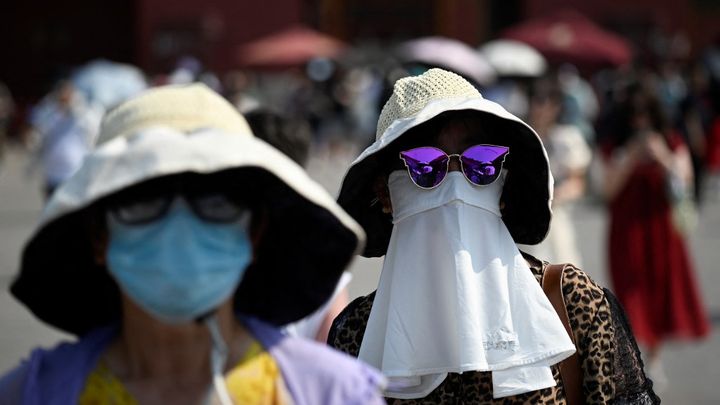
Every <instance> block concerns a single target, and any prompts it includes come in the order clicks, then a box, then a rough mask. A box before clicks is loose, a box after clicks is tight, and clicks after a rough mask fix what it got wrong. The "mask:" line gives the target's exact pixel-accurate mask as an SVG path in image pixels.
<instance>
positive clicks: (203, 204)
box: [190, 193, 244, 223]
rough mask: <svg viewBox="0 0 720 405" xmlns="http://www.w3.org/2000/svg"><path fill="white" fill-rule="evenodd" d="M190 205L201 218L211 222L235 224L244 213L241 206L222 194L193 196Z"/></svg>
mask: <svg viewBox="0 0 720 405" xmlns="http://www.w3.org/2000/svg"><path fill="white" fill-rule="evenodd" d="M190 204H191V205H192V207H193V210H194V211H195V213H196V214H197V215H198V216H199V217H200V218H202V219H204V220H206V221H210V222H221V223H223V222H233V221H235V220H237V219H239V218H240V216H241V215H242V213H243V212H244V209H243V208H242V207H241V206H240V205H238V204H237V203H236V202H234V201H232V200H231V199H230V198H228V197H227V196H226V195H224V194H221V193H209V194H201V195H196V196H193V197H192V198H190Z"/></svg>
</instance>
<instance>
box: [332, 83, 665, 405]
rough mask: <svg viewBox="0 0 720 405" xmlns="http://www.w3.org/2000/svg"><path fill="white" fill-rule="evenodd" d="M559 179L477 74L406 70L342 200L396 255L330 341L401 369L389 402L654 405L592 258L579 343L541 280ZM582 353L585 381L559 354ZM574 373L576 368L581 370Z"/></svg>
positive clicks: (580, 302) (576, 329) (583, 283)
mask: <svg viewBox="0 0 720 405" xmlns="http://www.w3.org/2000/svg"><path fill="white" fill-rule="evenodd" d="M552 184H553V182H552V177H551V175H550V171H549V167H548V159H547V154H546V153H545V150H544V148H543V145H542V143H541V142H540V139H539V138H538V136H537V134H535V132H534V131H533V130H532V129H531V128H530V127H529V126H527V125H526V124H525V123H523V122H522V121H520V120H519V119H518V118H516V117H515V116H513V115H511V114H510V113H508V112H507V111H505V110H504V109H503V108H502V107H501V106H499V105H497V104H495V103H493V102H490V101H487V100H485V99H483V98H482V96H481V95H480V93H479V92H478V91H477V90H476V89H475V88H474V87H472V86H471V85H470V84H469V83H468V82H466V81H465V80H464V79H462V78H461V77H459V76H458V75H455V74H453V73H451V72H447V71H443V70H440V69H431V70H429V71H427V72H426V73H424V74H422V75H420V76H415V77H408V78H404V79H401V80H399V81H398V82H397V83H396V84H395V86H394V91H393V94H392V96H391V97H390V99H389V100H388V102H387V103H386V104H385V107H384V108H383V111H382V113H381V115H380V120H379V123H378V130H377V141H376V142H375V143H374V144H373V145H371V146H370V147H369V148H368V149H366V150H365V151H364V152H363V153H362V154H361V155H360V156H359V157H358V158H357V159H356V161H355V162H354V163H353V164H352V166H351V167H350V169H349V171H348V173H347V174H346V176H345V179H344V182H343V186H342V190H341V192H340V196H339V202H340V204H341V206H343V207H344V208H346V210H347V211H348V212H349V213H350V214H351V215H352V216H354V217H355V218H356V219H357V220H358V221H359V222H360V223H361V224H362V225H363V226H364V228H365V229H366V232H367V233H368V244H367V245H366V249H365V251H364V255H365V256H370V257H372V256H382V255H385V260H384V264H383V270H382V274H381V276H380V282H379V286H378V289H377V291H375V292H374V293H372V294H370V295H368V296H366V297H361V298H358V299H357V300H355V301H354V302H353V303H351V304H350V305H349V306H348V307H347V308H346V309H345V310H344V311H343V313H341V314H340V315H339V316H338V317H337V318H336V319H335V322H334V324H333V329H332V330H331V334H330V337H329V343H330V344H331V345H332V346H334V347H336V348H339V349H341V350H343V351H345V352H347V353H349V354H352V355H355V356H358V357H359V358H360V359H361V360H364V361H366V362H367V363H369V364H370V365H374V366H376V367H377V368H379V369H381V371H382V372H383V373H384V374H385V375H386V376H387V377H388V379H389V383H388V387H387V389H386V391H385V396H386V397H387V398H386V399H387V400H388V402H389V403H408V404H414V403H509V402H511V403H565V402H567V401H568V395H567V394H568V393H569V391H570V390H571V389H574V390H575V392H577V393H579V394H578V396H577V397H576V398H579V401H578V402H583V401H584V402H591V403H612V402H614V401H618V402H623V401H627V402H629V403H655V402H658V399H657V397H656V396H655V394H654V393H653V391H652V383H651V382H650V381H649V380H647V379H646V378H645V376H644V374H643V370H642V362H641V359H640V354H639V352H638V350H637V346H636V344H635V341H634V339H633V337H632V334H631V332H630V330H629V328H628V327H627V324H626V322H625V318H624V315H623V313H622V310H621V309H620V307H619V306H618V305H617V303H616V301H615V299H614V298H613V296H612V295H611V294H610V293H609V292H608V291H607V290H605V289H603V288H601V287H600V286H598V285H597V284H596V283H595V282H593V281H592V280H590V278H589V277H588V276H587V275H586V274H585V273H583V272H582V271H581V270H579V269H576V268H574V267H572V266H569V267H567V268H566V269H565V271H564V272H563V278H562V283H563V285H562V291H563V293H564V294H563V295H564V300H565V302H566V303H567V304H566V309H567V312H568V313H569V320H570V323H569V324H570V325H571V326H572V328H571V329H572V334H573V337H574V342H575V343H573V341H572V340H571V338H570V336H569V335H568V333H567V331H566V330H565V329H564V326H563V323H562V322H561V320H560V317H559V316H558V313H557V312H556V311H555V310H554V308H553V306H552V305H551V303H550V302H549V299H548V296H546V295H545V294H544V293H543V290H542V289H541V286H540V281H541V280H542V278H543V275H544V273H545V271H546V266H547V263H544V262H541V261H539V260H537V259H535V258H533V257H531V256H529V255H525V254H523V253H521V252H519V251H518V248H517V246H516V243H523V244H535V243H538V242H540V241H541V240H542V239H543V238H544V237H545V235H546V234H547V232H548V228H549V224H550V216H551V211H550V208H549V207H550V202H551V200H552ZM570 356H577V358H578V363H579V365H580V366H579V368H581V371H580V372H579V373H578V374H581V375H577V377H578V380H577V385H578V386H579V385H581V384H582V387H575V386H565V385H564V384H563V382H562V381H563V380H564V378H565V375H563V377H562V378H561V375H560V367H559V366H558V364H559V363H560V362H561V361H563V360H564V359H567V358H569V357H570ZM568 381H569V380H568Z"/></svg>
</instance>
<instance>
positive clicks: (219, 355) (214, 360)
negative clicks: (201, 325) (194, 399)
mask: <svg viewBox="0 0 720 405" xmlns="http://www.w3.org/2000/svg"><path fill="white" fill-rule="evenodd" d="M205 325H206V326H207V328H208V330H209V331H210V338H211V340H212V349H211V352H210V367H211V371H212V380H213V386H214V388H215V392H216V393H217V396H218V399H219V400H220V404H221V405H233V401H232V399H231V398H230V394H229V393H228V390H227V387H226V386H225V377H224V376H223V371H224V370H225V363H226V362H227V357H228V348H227V345H226V344H225V340H223V337H222V334H220V327H219V326H218V323H217V318H216V317H215V314H212V315H210V316H209V317H207V318H205Z"/></svg>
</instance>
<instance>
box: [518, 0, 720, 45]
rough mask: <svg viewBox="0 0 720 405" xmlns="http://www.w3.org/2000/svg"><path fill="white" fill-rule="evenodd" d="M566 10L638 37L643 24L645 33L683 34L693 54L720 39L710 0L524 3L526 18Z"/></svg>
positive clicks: (718, 11)
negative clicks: (627, 31) (691, 45)
mask: <svg viewBox="0 0 720 405" xmlns="http://www.w3.org/2000/svg"><path fill="white" fill-rule="evenodd" d="M714 4H717V3H714ZM565 8H571V9H575V10H577V11H579V12H581V13H583V14H585V15H587V16H588V17H591V18H592V19H593V20H595V21H596V22H597V23H600V24H603V25H606V26H608V25H609V26H611V28H620V29H621V28H622V27H627V28H628V29H629V30H635V33H636V34H638V35H640V34H643V32H642V31H641V30H642V24H645V25H646V26H645V28H646V29H652V28H655V27H657V28H658V29H660V30H661V31H663V32H665V33H666V34H673V33H677V32H683V33H685V34H687V35H688V37H689V39H690V40H691V42H692V43H693V45H694V48H693V49H692V52H697V51H700V50H701V49H702V48H704V47H705V46H706V45H708V44H710V43H712V42H713V41H716V40H717V39H718V38H719V37H720V24H719V23H718V21H720V5H713V0H692V1H690V0H685V1H682V0H625V1H592V2H590V1H579V0H525V17H533V16H540V15H543V14H546V13H549V12H553V11H556V10H559V9H565ZM630 34H632V32H630ZM645 34H647V32H645Z"/></svg>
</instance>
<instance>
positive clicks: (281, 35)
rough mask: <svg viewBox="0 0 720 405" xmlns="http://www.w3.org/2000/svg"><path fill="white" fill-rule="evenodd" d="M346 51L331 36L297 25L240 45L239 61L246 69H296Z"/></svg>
mask: <svg viewBox="0 0 720 405" xmlns="http://www.w3.org/2000/svg"><path fill="white" fill-rule="evenodd" d="M346 48H347V45H346V44H345V43H344V42H342V41H340V40H338V39H335V38H333V37H331V36H329V35H325V34H323V33H320V32H317V31H315V30H313V29H310V28H307V27H303V26H296V27H290V28H288V29H285V30H283V31H279V32H276V33H273V34H271V35H268V36H266V37H262V38H259V39H256V40H254V41H252V42H249V43H246V44H245V45H242V46H240V47H239V48H238V49H237V53H236V58H237V59H236V60H237V62H238V63H239V64H240V65H242V66H267V67H283V66H296V65H301V64H303V63H305V62H307V61H308V60H310V59H312V58H316V57H326V58H333V57H336V56H338V55H339V54H340V53H342V52H343V51H344V50H345V49H346Z"/></svg>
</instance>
